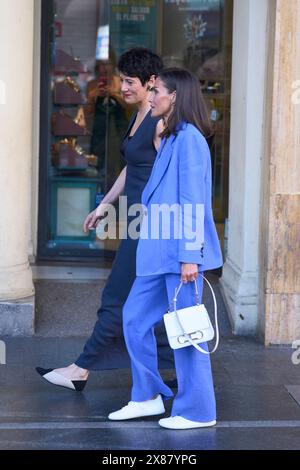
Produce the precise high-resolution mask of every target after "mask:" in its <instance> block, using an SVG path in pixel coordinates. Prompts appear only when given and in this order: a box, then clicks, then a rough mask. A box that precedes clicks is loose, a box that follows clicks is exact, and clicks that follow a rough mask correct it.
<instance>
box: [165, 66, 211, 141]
mask: <svg viewBox="0 0 300 470" xmlns="http://www.w3.org/2000/svg"><path fill="white" fill-rule="evenodd" d="M158 77H159V78H160V79H161V80H162V82H163V83H164V86H165V87H166V88H167V90H168V91H169V93H172V92H173V91H176V102H175V106H174V110H173V112H172V113H171V115H170V117H169V119H168V122H167V127H166V129H165V130H164V131H163V132H162V134H161V137H168V136H170V135H171V134H176V128H177V125H178V124H179V123H180V122H182V121H184V122H188V123H190V124H193V125H194V126H195V127H197V129H199V131H200V132H201V133H202V134H203V136H204V137H205V138H209V137H211V136H212V135H213V132H212V127H211V122H210V118H209V114H208V111H207V107H206V104H205V101H204V97H203V94H202V90H201V87H200V83H199V80H198V79H197V77H196V76H195V75H194V74H193V73H191V72H189V71H188V70H185V69H179V68H168V69H164V70H162V71H161V72H159V74H158Z"/></svg>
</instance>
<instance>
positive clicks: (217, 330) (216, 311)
mask: <svg viewBox="0 0 300 470" xmlns="http://www.w3.org/2000/svg"><path fill="white" fill-rule="evenodd" d="M199 274H200V276H202V277H203V279H204V280H205V281H206V282H207V284H208V286H209V288H210V290H211V293H212V296H213V300H214V312H215V325H216V344H215V346H214V348H213V350H212V351H209V352H207V351H205V350H204V349H202V348H200V346H198V344H196V343H195V342H194V341H193V340H192V339H191V338H189V341H190V342H191V343H192V345H193V346H194V347H195V348H196V349H198V350H200V351H201V352H202V353H204V354H212V353H214V352H215V351H216V349H217V347H218V345H219V339H220V333H219V325H218V310H217V300H216V296H215V293H214V290H213V288H212V286H211V284H210V282H209V281H208V279H206V277H205V276H203V274H201V273H199ZM194 283H195V291H196V302H197V305H200V296H199V291H198V285H197V280H196V279H195V281H194ZM182 285H183V282H182V281H181V282H180V284H179V287H178V288H177V289H176V288H175V295H174V298H173V305H174V312H175V313H176V312H177V296H178V293H179V291H180V289H181V287H182ZM169 311H170V310H169ZM178 321H179V319H178Z"/></svg>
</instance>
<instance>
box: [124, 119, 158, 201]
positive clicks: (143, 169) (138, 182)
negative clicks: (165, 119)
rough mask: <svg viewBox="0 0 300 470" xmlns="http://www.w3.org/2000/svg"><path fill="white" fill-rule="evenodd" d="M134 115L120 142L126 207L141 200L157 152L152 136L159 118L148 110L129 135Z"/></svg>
mask: <svg viewBox="0 0 300 470" xmlns="http://www.w3.org/2000/svg"><path fill="white" fill-rule="evenodd" d="M136 116H137V113H136V114H135V115H134V116H133V117H132V118H131V120H130V122H129V126H128V129H127V132H126V134H125V136H124V139H123V141H122V144H121V155H122V157H123V159H124V160H125V161H126V163H127V170H126V180H125V188H124V192H123V195H124V196H127V204H128V208H129V206H130V205H131V204H137V203H140V202H141V197H142V192H143V190H144V187H145V186H146V183H147V181H148V179H149V177H150V174H151V171H152V167H153V164H154V161H155V158H156V154H157V151H156V148H155V147H154V144H153V138H154V135H155V130H156V126H157V123H158V121H159V119H160V118H152V117H151V111H149V113H148V114H146V116H145V117H144V120H143V121H142V122H141V124H140V126H139V127H138V129H137V130H136V131H135V133H134V135H133V136H132V137H129V134H130V131H131V129H132V127H133V125H134V122H135V119H136Z"/></svg>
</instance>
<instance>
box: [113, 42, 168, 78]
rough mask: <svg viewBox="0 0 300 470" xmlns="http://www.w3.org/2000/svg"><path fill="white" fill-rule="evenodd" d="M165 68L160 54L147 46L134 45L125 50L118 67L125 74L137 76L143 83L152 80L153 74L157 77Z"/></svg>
mask: <svg viewBox="0 0 300 470" xmlns="http://www.w3.org/2000/svg"><path fill="white" fill-rule="evenodd" d="M162 68H163V62H162V60H161V58H160V57H159V55H157V54H155V52H152V51H151V50H150V49H146V48H145V47H134V48H133V49H130V50H129V51H126V52H124V54H122V55H121V57H120V59H119V61H118V69H119V71H120V72H122V73H123V74H124V75H128V76H129V77H137V78H139V79H140V81H141V83H142V85H145V83H146V82H147V81H148V80H150V78H151V76H152V75H155V77H156V76H157V75H158V73H159V72H160V71H161V69H162Z"/></svg>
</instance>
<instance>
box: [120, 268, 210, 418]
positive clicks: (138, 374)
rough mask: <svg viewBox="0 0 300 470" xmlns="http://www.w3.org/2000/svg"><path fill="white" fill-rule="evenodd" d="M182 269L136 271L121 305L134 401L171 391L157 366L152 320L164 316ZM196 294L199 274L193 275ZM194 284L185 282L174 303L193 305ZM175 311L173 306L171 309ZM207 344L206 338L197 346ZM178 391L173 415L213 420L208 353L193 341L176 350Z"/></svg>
mask: <svg viewBox="0 0 300 470" xmlns="http://www.w3.org/2000/svg"><path fill="white" fill-rule="evenodd" d="M179 283H180V274H173V273H172V274H161V275H151V276H137V277H136V279H135V281H134V283H133V286H132V289H131V291H130V293H129V296H128V298H127V300H126V302H125V304H124V307H123V330H124V337H125V341H126V346H127V350H128V353H129V356H130V360H131V367H132V393H131V400H132V401H145V400H150V399H151V398H153V397H154V396H155V395H157V394H161V396H162V398H163V399H164V400H167V399H169V398H172V397H173V392H172V391H171V389H170V388H169V387H167V385H166V384H165V383H164V382H163V380H162V377H161V375H160V373H159V370H158V358H157V344H156V339H155V335H154V327H155V325H156V324H157V323H158V322H159V321H160V320H161V319H162V317H163V315H164V314H165V313H166V311H167V309H168V307H169V305H170V303H171V302H172V300H173V298H174V292H175V288H176V287H178V286H179ZM197 284H198V291H199V295H200V299H201V297H202V291H203V278H202V276H199V277H198V278H197ZM195 300H196V299H195V284H194V282H189V283H187V284H184V285H183V286H182V288H181V290H180V292H179V294H178V299H177V308H178V309H180V308H184V307H189V306H191V305H194V304H195ZM172 310H173V308H172ZM201 346H202V347H203V348H204V349H207V345H206V343H202V345H201ZM174 359H175V368H176V375H177V381H178V392H177V395H176V396H175V398H174V401H173V406H172V413H171V416H182V417H183V418H186V419H189V420H192V421H200V422H207V421H213V420H215V419H216V402H215V394H214V387H213V379H212V371H211V363H210V357H209V355H206V354H203V353H201V352H199V351H198V350H197V349H195V348H194V347H193V346H188V347H185V348H181V349H176V350H174Z"/></svg>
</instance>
